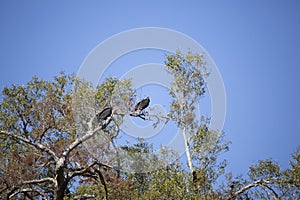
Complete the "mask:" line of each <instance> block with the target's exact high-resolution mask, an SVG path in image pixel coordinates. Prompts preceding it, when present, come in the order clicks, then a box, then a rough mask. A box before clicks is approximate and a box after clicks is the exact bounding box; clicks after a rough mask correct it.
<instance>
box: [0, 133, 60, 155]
mask: <svg viewBox="0 0 300 200" xmlns="http://www.w3.org/2000/svg"><path fill="white" fill-rule="evenodd" d="M0 134H3V135H6V136H9V137H12V138H13V139H14V140H15V141H17V142H18V140H21V141H23V142H25V143H26V144H29V145H31V146H34V147H35V148H36V149H39V150H41V151H43V152H46V153H47V154H49V155H50V156H51V157H52V158H53V159H54V160H55V161H57V160H58V157H57V155H56V154H55V153H54V152H53V151H52V150H51V149H49V148H48V147H46V146H44V145H42V144H40V143H35V142H32V141H30V140H29V139H27V138H24V137H21V136H18V135H16V134H13V133H11V132H8V131H3V130H2V131H0Z"/></svg>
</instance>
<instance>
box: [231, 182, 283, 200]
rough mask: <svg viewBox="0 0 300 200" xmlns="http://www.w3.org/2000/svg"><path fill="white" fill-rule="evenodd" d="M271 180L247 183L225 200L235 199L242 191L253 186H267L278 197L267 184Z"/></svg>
mask: <svg viewBox="0 0 300 200" xmlns="http://www.w3.org/2000/svg"><path fill="white" fill-rule="evenodd" d="M270 183H271V182H270V181H269V180H263V179H261V180H257V181H255V182H253V183H250V184H248V185H246V186H245V187H243V188H241V189H239V190H238V191H236V192H235V193H233V194H232V195H230V196H229V197H227V198H226V199H225V200H230V199H234V198H236V197H237V196H239V195H241V194H242V193H244V192H246V191H247V190H249V189H251V188H253V187H258V186H260V187H267V188H268V189H269V190H271V191H272V192H273V194H274V195H275V196H276V197H278V195H277V193H276V192H275V191H274V190H273V189H272V188H271V187H269V186H267V184H270Z"/></svg>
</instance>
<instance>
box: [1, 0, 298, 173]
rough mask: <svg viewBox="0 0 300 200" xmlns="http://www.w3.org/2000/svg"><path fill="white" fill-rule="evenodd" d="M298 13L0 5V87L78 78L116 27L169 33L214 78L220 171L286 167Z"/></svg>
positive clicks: (292, 0)
mask: <svg viewBox="0 0 300 200" xmlns="http://www.w3.org/2000/svg"><path fill="white" fill-rule="evenodd" d="M299 9H300V3H299V1H297V0H287V1H283V0H282V1H267V0H263V1H259V0H256V1H237V0H236V1H233V0H228V1H224V0H223V1H216V0H213V1H49V0H45V1H38V0H31V1H16V0H13V1H8V0H2V1H0V24H1V26H0V29H1V31H0V44H1V45H0V55H1V59H0V66H1V74H0V85H1V88H3V87H4V86H6V85H11V84H13V83H15V84H24V83H26V82H27V81H29V80H30V79H31V77H32V76H33V75H38V76H40V77H42V78H45V79H51V78H52V77H53V76H54V75H57V74H58V73H59V71H61V70H64V71H65V72H66V73H72V72H77V70H78V69H79V67H80V65H81V63H82V62H83V60H84V58H85V57H86V56H87V55H88V53H89V52H90V51H91V50H92V49H93V48H94V47H95V46H96V45H98V44H99V43H100V42H102V41H103V40H105V39H107V38H108V37H110V36H112V35H114V34H117V33H119V32H121V31H125V30H128V29H133V28H140V27H149V26H150V27H162V28H169V29H174V30H176V31H180V32H182V33H184V34H186V35H188V36H190V37H192V38H193V39H195V40H196V41H197V42H198V43H200V44H201V45H202V46H203V47H204V48H205V49H206V50H207V52H208V53H209V54H210V56H211V57H212V58H213V60H214V61H215V63H216V64H217V66H218V69H219V70H220V73H221V75H222V78H223V81H224V84H225V89H226V93H227V115H226V121H225V126H224V131H225V132H226V138H227V139H228V140H231V141H232V145H231V150H230V151H229V152H228V153H227V154H226V155H225V157H226V158H227V159H228V161H229V170H231V171H233V172H234V174H240V173H243V174H245V173H247V167H248V166H249V165H251V164H254V162H255V161H256V160H258V159H266V158H270V157H272V158H274V159H275V160H276V161H278V162H279V163H280V165H281V166H283V167H287V166H288V160H289V159H290V154H291V153H292V152H293V151H295V149H296V147H297V146H298V145H300V142H299V141H300V132H299V128H300V115H299V113H300V106H299V102H300V79H299V72H300V70H299V67H300V66H299V65H300V53H299V52H300V51H299V49H298V48H299V46H300V37H299V35H300V12H299ZM147 59H148V60H147V61H151V58H147ZM159 59H160V58H159Z"/></svg>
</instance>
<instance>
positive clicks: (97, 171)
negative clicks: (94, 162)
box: [94, 169, 108, 200]
mask: <svg viewBox="0 0 300 200" xmlns="http://www.w3.org/2000/svg"><path fill="white" fill-rule="evenodd" d="M94 170H95V172H96V173H97V174H98V176H99V178H100V181H101V183H102V185H103V186H104V190H105V199H106V200H108V190H107V186H106V183H105V179H104V176H103V174H102V173H101V171H100V170H98V169H94Z"/></svg>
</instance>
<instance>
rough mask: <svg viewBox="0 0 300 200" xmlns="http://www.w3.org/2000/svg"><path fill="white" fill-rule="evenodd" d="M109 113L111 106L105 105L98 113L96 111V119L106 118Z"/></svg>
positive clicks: (110, 112)
mask: <svg viewBox="0 0 300 200" xmlns="http://www.w3.org/2000/svg"><path fill="white" fill-rule="evenodd" d="M111 114H112V108H111V107H107V108H104V109H103V110H102V111H101V112H100V113H98V114H97V115H96V117H97V119H98V121H99V122H101V121H102V120H106V119H107V118H108V117H109V116H111Z"/></svg>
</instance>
